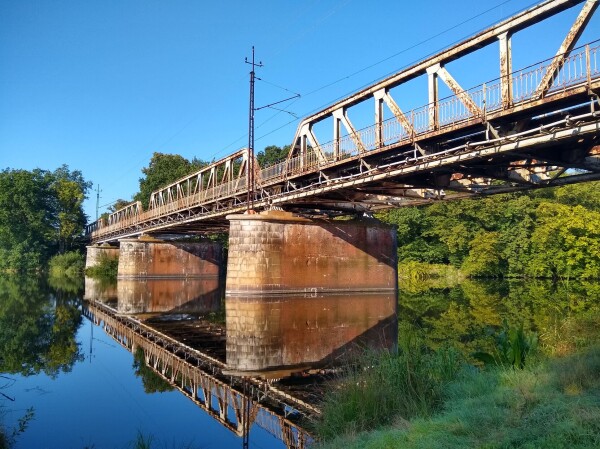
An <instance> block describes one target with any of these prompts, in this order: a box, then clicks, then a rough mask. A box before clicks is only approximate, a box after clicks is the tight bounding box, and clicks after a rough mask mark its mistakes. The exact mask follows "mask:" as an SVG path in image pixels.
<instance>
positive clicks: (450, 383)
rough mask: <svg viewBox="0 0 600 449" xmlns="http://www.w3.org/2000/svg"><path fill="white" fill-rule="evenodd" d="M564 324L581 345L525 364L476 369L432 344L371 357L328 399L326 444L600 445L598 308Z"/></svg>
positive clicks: (321, 426)
mask: <svg viewBox="0 0 600 449" xmlns="http://www.w3.org/2000/svg"><path fill="white" fill-rule="evenodd" d="M564 324H565V326H566V327H567V328H568V329H570V331H569V330H567V331H566V332H572V333H571V335H565V336H564V337H565V342H566V343H567V344H572V343H574V342H576V344H574V345H572V346H570V349H569V350H568V351H565V347H564V345H559V347H553V348H550V347H548V346H546V351H545V352H544V351H541V350H539V351H537V352H534V351H532V352H531V353H529V354H528V357H527V358H526V359H524V360H527V361H526V362H524V363H520V362H518V361H517V360H515V359H514V358H512V359H511V358H504V359H497V360H496V361H495V362H492V363H490V364H487V365H481V364H479V365H473V364H471V363H469V362H468V361H466V360H465V359H461V358H460V356H458V357H457V355H458V353H456V352H452V351H451V350H450V352H448V351H449V349H448V348H444V349H441V350H438V351H431V350H429V349H428V348H427V347H426V346H425V345H421V346H418V345H417V346H414V345H413V346H412V347H410V348H400V351H399V354H398V355H397V356H392V355H386V356H384V357H383V358H379V359H376V360H375V361H369V363H367V364H364V365H363V367H362V369H360V370H355V371H354V372H353V374H352V375H350V376H348V377H346V378H345V379H344V380H343V381H342V382H341V383H339V385H338V386H337V388H336V389H334V390H332V392H331V393H330V394H329V395H328V398H327V399H326V402H325V405H324V407H323V412H324V413H323V418H322V420H321V421H320V422H319V423H318V424H317V426H316V430H317V433H318V435H319V436H320V438H321V439H322V443H321V444H320V446H319V447H321V448H322V449H338V448H339V449H342V448H343V449H354V448H357V449H358V448H361V449H362V448H372V449H384V448H385V449H387V448H389V449H392V448H396V447H402V448H406V449H436V448H440V449H441V448H444V449H455V448H456V449H463V448H466V447H469V448H486V449H494V448H498V449H500V448H507V447H514V448H532V449H533V448H581V449H583V448H592V447H600V399H599V398H600V375H599V374H600V314H599V313H598V312H595V313H593V314H591V315H590V314H584V315H583V316H582V317H580V318H578V319H570V320H567V322H565V323H564ZM582 329H583V330H584V331H583V332H581V330H582ZM586 330H587V332H586ZM590 331H591V332H590ZM501 349H502V348H501V347H498V350H501ZM513 349H514V348H513ZM423 361H427V362H426V363H423ZM421 365H422V368H420V366H421ZM423 368H425V369H423ZM388 384H389V386H388ZM398 404H401V405H400V406H399V405H398Z"/></svg>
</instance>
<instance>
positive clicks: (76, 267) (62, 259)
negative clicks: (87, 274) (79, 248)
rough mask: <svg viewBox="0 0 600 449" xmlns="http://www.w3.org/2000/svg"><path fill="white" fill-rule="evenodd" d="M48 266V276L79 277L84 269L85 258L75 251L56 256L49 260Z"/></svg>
mask: <svg viewBox="0 0 600 449" xmlns="http://www.w3.org/2000/svg"><path fill="white" fill-rule="evenodd" d="M48 266H49V269H50V276H68V277H77V276H81V275H82V274H83V269H84V268H85V256H84V255H83V254H81V253H78V252H76V251H70V252H66V253H64V254H57V255H56V256H54V257H52V259H50V262H49V264H48Z"/></svg>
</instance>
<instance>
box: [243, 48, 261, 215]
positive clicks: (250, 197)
mask: <svg viewBox="0 0 600 449" xmlns="http://www.w3.org/2000/svg"><path fill="white" fill-rule="evenodd" d="M245 62H246V64H250V65H251V66H252V70H251V71H250V111H249V118H248V167H247V169H248V176H247V177H246V181H247V190H248V194H247V197H246V200H247V203H246V204H247V210H248V211H250V210H252V209H253V208H254V188H255V185H254V183H255V180H254V111H255V109H254V78H255V72H254V69H255V67H262V66H263V64H262V62H259V63H258V64H257V63H256V62H254V45H253V46H252V61H251V62H250V61H248V58H246V60H245Z"/></svg>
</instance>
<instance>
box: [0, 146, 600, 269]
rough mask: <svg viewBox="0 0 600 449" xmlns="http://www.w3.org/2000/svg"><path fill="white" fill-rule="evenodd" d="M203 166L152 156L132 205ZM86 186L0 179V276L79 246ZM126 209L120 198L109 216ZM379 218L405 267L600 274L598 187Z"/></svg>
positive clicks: (20, 176)
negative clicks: (394, 237)
mask: <svg viewBox="0 0 600 449" xmlns="http://www.w3.org/2000/svg"><path fill="white" fill-rule="evenodd" d="M288 151H289V147H283V148H280V147H277V146H268V147H266V148H265V149H264V150H263V151H260V152H258V153H257V160H258V162H259V164H260V165H261V166H262V167H265V166H268V165H271V164H273V163H275V162H277V161H279V160H282V159H283V158H285V156H286V155H287V152H288ZM207 164H208V162H206V161H201V160H198V159H196V158H194V159H193V160H191V161H190V160H187V159H186V158H184V157H182V156H179V155H171V154H163V153H154V154H153V156H152V158H151V160H150V162H149V164H148V166H147V167H145V168H143V169H142V176H141V177H140V179H139V185H140V189H139V192H138V193H136V194H135V195H134V197H133V200H136V201H138V200H139V201H141V202H142V203H143V205H144V207H147V204H148V200H149V198H150V194H151V193H152V192H153V191H154V190H156V189H158V188H160V187H163V186H165V185H167V184H169V183H171V182H173V181H174V180H176V179H178V178H181V177H183V176H186V175H188V174H191V173H194V172H195V171H197V170H199V169H200V168H201V167H203V166H205V165H207ZM90 187H91V184H90V183H89V182H87V181H85V180H84V179H83V177H82V174H81V172H79V171H77V170H74V171H71V170H70V169H69V168H68V167H67V166H66V165H63V166H62V167H60V168H58V169H57V170H55V171H53V172H51V171H47V170H40V169H36V170H33V171H26V170H11V169H5V170H3V171H2V172H0V271H7V270H9V271H30V270H36V269H39V268H40V267H43V266H45V264H46V263H47V261H48V260H49V259H50V257H51V256H53V255H55V254H59V253H64V252H66V251H69V250H80V249H82V245H83V230H84V227H85V224H86V217H85V214H84V213H83V208H82V205H83V200H84V198H85V196H86V194H87V192H88V191H89V189H90ZM129 202H130V200H123V199H120V200H117V201H116V202H114V203H113V204H112V205H111V207H110V208H109V210H110V211H115V210H118V209H119V208H121V207H123V206H124V205H126V204H128V203H129ZM378 218H380V219H381V220H383V221H385V222H387V223H390V224H393V225H395V226H396V227H397V229H398V260H399V262H400V264H401V265H403V266H411V264H412V266H418V267H420V268H421V269H422V268H423V266H425V267H430V266H434V267H439V265H445V266H448V267H454V268H455V269H458V270H460V272H461V273H462V274H463V275H465V276H470V277H543V278H554V279H556V278H582V279H592V278H599V277H600V183H596V182H590V183H584V184H576V185H571V186H564V187H556V188H547V189H540V190H535V191H531V192H525V193H513V194H503V195H497V196H491V197H482V198H478V199H469V200H460V201H453V202H450V201H449V202H444V201H440V202H432V203H431V204H429V205H425V206H419V207H405V208H399V209H394V210H389V211H386V212H382V213H380V214H378Z"/></svg>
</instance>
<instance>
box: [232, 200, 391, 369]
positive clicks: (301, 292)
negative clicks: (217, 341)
mask: <svg viewBox="0 0 600 449" xmlns="http://www.w3.org/2000/svg"><path fill="white" fill-rule="evenodd" d="M227 218H228V219H229V220H230V229H229V255H228V262H227V281H226V301H225V309H226V320H227V348H226V349H227V353H226V358H227V366H228V370H229V371H230V372H232V373H237V374H242V373H246V374H248V373H252V375H260V376H262V377H265V378H279V377H284V376H287V375H289V374H291V373H293V372H299V371H303V370H306V369H310V368H314V367H318V366H323V365H327V364H329V363H332V362H335V361H337V362H339V361H340V360H343V359H344V358H347V357H348V356H349V355H350V354H352V353H355V352H356V350H357V348H361V349H360V350H363V349H364V348H365V347H368V348H371V349H379V350H381V349H387V350H392V351H394V350H395V347H396V341H397V331H398V325H397V302H398V268H397V266H398V265H397V259H396V254H397V251H396V246H397V243H396V231H395V229H394V228H392V227H390V226H387V225H384V224H383V223H381V222H379V221H377V220H374V219H367V218H365V219H360V220H349V221H341V220H340V221H338V220H327V219H306V218H300V217H295V216H293V215H292V214H290V213H286V212H278V211H269V212H263V213H260V214H253V215H230V216H228V217H227Z"/></svg>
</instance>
